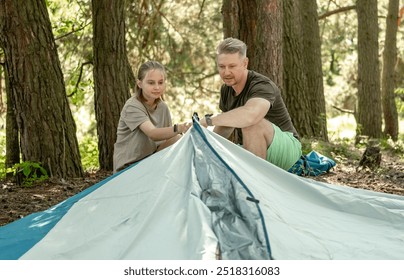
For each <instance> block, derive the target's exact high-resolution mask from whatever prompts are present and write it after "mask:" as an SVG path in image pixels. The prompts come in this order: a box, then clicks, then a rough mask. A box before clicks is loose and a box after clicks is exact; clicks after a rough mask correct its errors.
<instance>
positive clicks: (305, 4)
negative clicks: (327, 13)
mask: <svg viewBox="0 0 404 280" xmlns="http://www.w3.org/2000/svg"><path fill="white" fill-rule="evenodd" d="M300 11H301V14H302V25H301V26H302V38H303V54H304V56H303V58H304V66H305V68H306V69H305V73H306V77H307V86H308V92H307V97H308V99H309V107H310V109H309V112H310V113H309V114H310V115H311V116H312V118H313V120H312V122H310V123H311V125H313V128H312V130H313V136H315V137H317V138H320V139H322V140H325V141H328V132H327V115H326V109H325V97H324V85H323V69H322V61H321V40H320V28H319V25H318V14H317V2H316V0H300Z"/></svg>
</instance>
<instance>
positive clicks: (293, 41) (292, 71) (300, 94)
mask: <svg viewBox="0 0 404 280" xmlns="http://www.w3.org/2000/svg"><path fill="white" fill-rule="evenodd" d="M283 12H284V15H283V29H284V34H283V63H284V74H283V77H284V92H285V94H284V99H285V103H286V106H287V107H288V110H289V113H290V115H291V117H292V121H293V124H294V125H295V127H296V129H297V131H298V133H299V134H300V136H303V137H312V136H314V135H315V131H314V129H313V125H311V124H310V123H311V119H312V116H311V115H310V111H309V108H310V106H309V102H310V100H309V98H307V86H308V85H307V76H306V74H305V71H306V69H305V67H304V60H303V53H302V52H303V40H302V36H301V34H302V30H301V20H300V14H299V6H298V2H296V1H294V0H285V1H284V2H283Z"/></svg>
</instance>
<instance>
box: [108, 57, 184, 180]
mask: <svg viewBox="0 0 404 280" xmlns="http://www.w3.org/2000/svg"><path fill="white" fill-rule="evenodd" d="M165 88H166V72H165V69H164V66H163V65H161V64H160V63H158V62H156V61H148V62H146V63H144V64H142V65H141V66H140V68H139V71H138V77H137V86H136V91H135V93H136V94H135V96H132V97H131V98H129V99H128V100H127V101H126V103H125V106H124V107H123V109H122V112H121V116H120V119H119V123H118V128H117V139H116V142H115V145H114V173H116V172H118V171H120V170H122V169H124V168H126V167H127V166H129V165H130V164H132V163H134V162H136V161H139V160H141V159H143V158H145V157H147V156H149V155H151V154H153V153H155V152H157V151H160V150H162V149H164V148H166V147H168V146H170V145H172V144H173V143H175V142H176V141H177V140H178V139H180V137H181V136H180V134H182V133H184V132H186V131H187V130H188V129H189V127H190V126H191V124H189V123H182V124H174V125H172V122H171V114H170V111H169V109H168V107H167V104H166V103H165V102H164V98H163V95H164V92H165Z"/></svg>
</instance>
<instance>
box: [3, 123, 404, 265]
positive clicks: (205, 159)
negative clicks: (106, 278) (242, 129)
mask: <svg viewBox="0 0 404 280" xmlns="http://www.w3.org/2000/svg"><path fill="white" fill-rule="evenodd" d="M217 258H222V259H284V260H287V259H293V260H302V259H349V260H352V259H378V260H380V259H389V260H390V259H404V197H403V196H398V195H391V194H385V193H377V192H372V191H367V190H362V189H354V188H350V187H347V186H340V185H332V184H327V183H323V182H317V181H314V180H312V179H310V178H307V177H301V176H297V175H295V174H291V173H289V172H286V171H284V170H282V169H280V168H278V167H276V166H274V165H272V164H270V163H268V162H267V161H265V160H262V159H260V158H258V157H256V156H254V155H253V154H251V153H249V152H248V151H246V150H244V149H243V148H241V147H239V146H237V145H234V144H233V143H231V142H229V141H228V140H226V139H224V138H222V137H220V136H218V135H216V134H215V133H213V132H211V131H209V130H207V129H205V128H203V127H201V126H200V125H199V123H198V122H195V123H194V126H193V128H192V129H190V130H189V131H188V132H187V133H186V134H185V135H184V136H183V137H182V139H181V140H180V141H179V142H177V143H175V144H174V145H173V146H171V147H169V148H166V149H164V150H162V151H160V152H158V153H155V154H153V155H152V156H150V157H148V158H146V159H144V160H142V161H141V162H139V163H138V164H136V165H133V166H130V167H128V168H127V169H125V170H123V171H121V172H120V173H117V174H115V175H113V176H111V177H109V178H107V179H106V180H104V181H102V182H100V183H98V184H96V185H94V186H92V187H90V188H89V189H87V190H85V191H83V192H82V193H79V194H77V195H75V196H73V197H71V198H69V199H67V200H66V201H64V202H62V203H60V204H58V205H56V206H54V207H52V208H50V209H48V210H47V211H43V212H39V213H34V214H32V215H29V216H27V217H25V218H22V219H20V220H18V221H15V222H13V223H10V224H8V225H6V226H3V227H0V259H42V260H48V259H65V260H68V259H76V260H82V259H112V260H114V259H132V260H136V259H143V260H149V259H159V260H164V259H174V260H179V259H202V260H210V259H217Z"/></svg>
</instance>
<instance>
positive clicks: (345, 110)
mask: <svg viewBox="0 0 404 280" xmlns="http://www.w3.org/2000/svg"><path fill="white" fill-rule="evenodd" d="M331 107H333V108H334V109H336V110H338V111H340V112H342V113H348V114H352V115H355V111H353V110H347V109H341V108H339V107H337V106H335V105H332V106H331Z"/></svg>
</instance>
